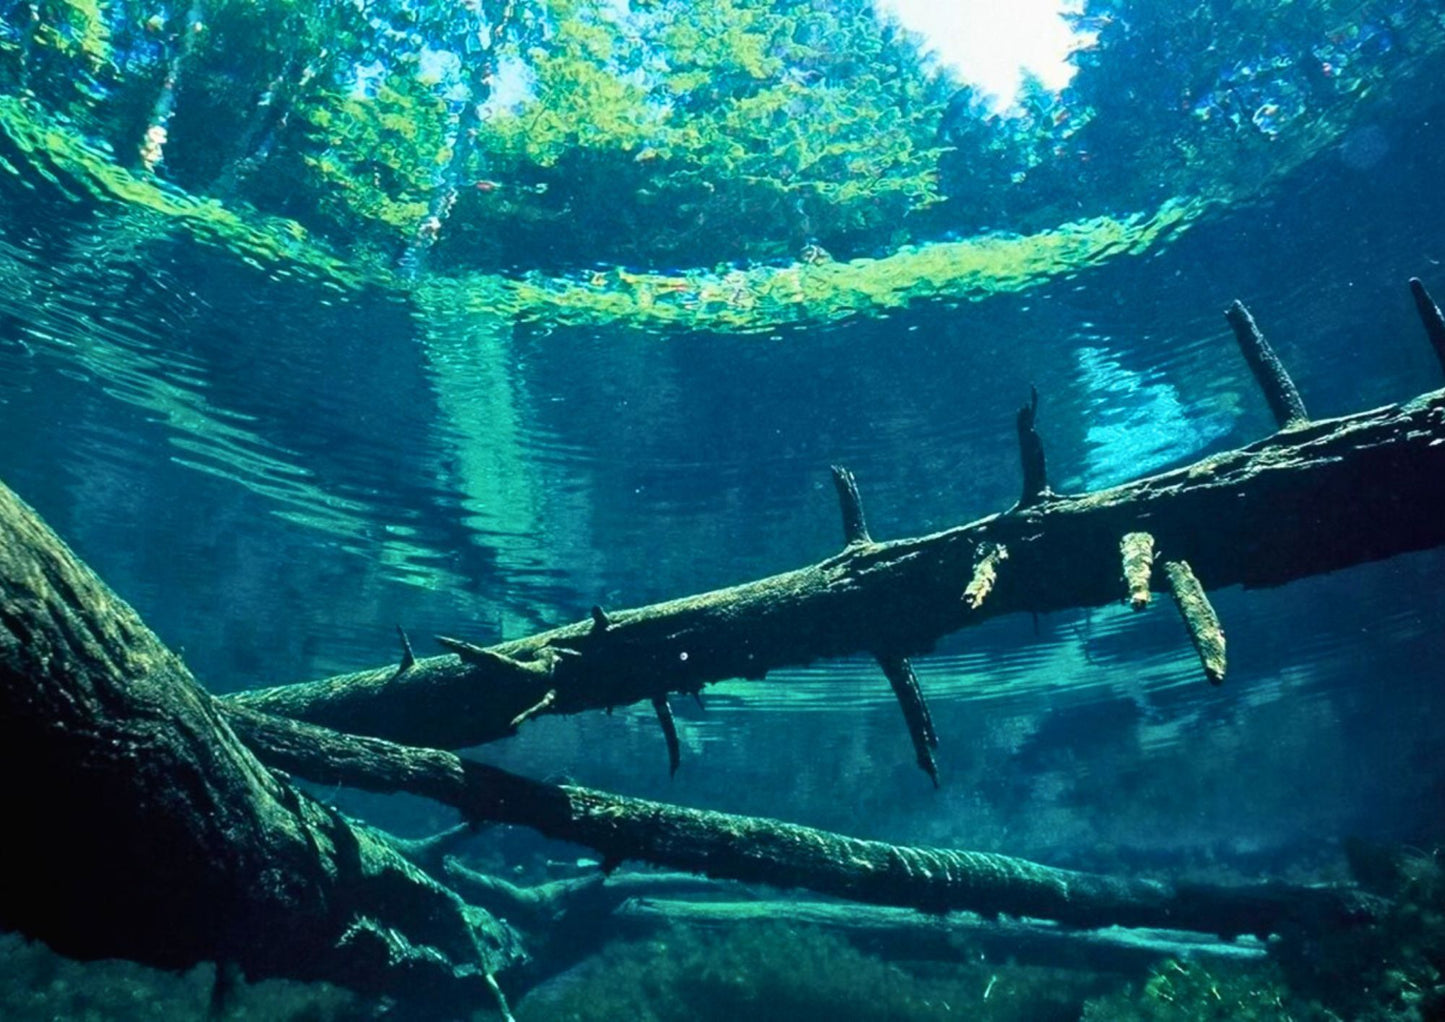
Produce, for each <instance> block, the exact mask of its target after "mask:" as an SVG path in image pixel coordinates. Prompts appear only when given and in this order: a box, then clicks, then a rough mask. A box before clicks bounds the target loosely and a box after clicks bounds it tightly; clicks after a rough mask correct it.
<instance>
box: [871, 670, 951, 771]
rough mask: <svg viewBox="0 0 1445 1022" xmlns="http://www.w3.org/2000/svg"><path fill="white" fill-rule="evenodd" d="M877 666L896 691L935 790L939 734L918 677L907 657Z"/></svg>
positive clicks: (920, 763)
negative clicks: (935, 759) (934, 752)
mask: <svg viewBox="0 0 1445 1022" xmlns="http://www.w3.org/2000/svg"><path fill="white" fill-rule="evenodd" d="M877 660H878V666H879V667H881V668H883V674H884V675H885V676H886V677H887V678H888V684H889V685H891V686H892V687H893V695H894V698H896V699H897V700H898V706H899V708H900V709H901V710H902V711H903V722H904V724H906V725H907V727H908V737H909V738H910V739H912V741H913V752H914V755H915V757H916V758H917V760H918V767H919V769H920V770H922V771H923V772H924V773H925V774H927V775H928V777H929V779H930V780H931V781H933V786H934V787H935V788H936V787H938V764H937V763H936V762H935V761H934V758H933V750H934V749H936V748H938V734H937V733H936V732H935V731H934V730H933V715H932V714H931V713H929V712H928V703H927V702H925V701H924V699H923V689H922V687H921V686H920V685H919V684H918V675H917V674H915V673H914V672H913V665H912V664H911V663H909V662H908V658H907V657H902V656H880V657H878V658H877Z"/></svg>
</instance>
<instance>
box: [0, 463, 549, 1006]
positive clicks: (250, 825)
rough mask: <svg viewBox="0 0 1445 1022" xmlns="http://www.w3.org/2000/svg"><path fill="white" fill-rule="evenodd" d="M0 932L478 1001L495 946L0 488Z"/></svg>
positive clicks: (165, 959)
mask: <svg viewBox="0 0 1445 1022" xmlns="http://www.w3.org/2000/svg"><path fill="white" fill-rule="evenodd" d="M0 772H3V774H4V775H5V776H7V777H9V778H10V779H11V783H10V800H9V804H8V806H7V836H6V839H5V841H4V842H3V843H0V847H3V852H0V873H3V876H4V877H5V886H4V889H3V891H0V925H3V926H5V927H10V928H14V929H16V930H19V931H21V932H23V933H25V934H27V935H29V936H31V937H35V938H39V939H41V940H43V941H45V942H46V943H48V944H50V945H51V946H52V947H54V948H55V949H56V950H57V951H60V952H62V953H64V954H67V955H70V956H72V957H75V958H82V959H90V958H99V957H112V956H119V957H125V958H130V959H134V960H136V961H140V962H144V963H147V964H150V965H156V966H161V967H165V968H180V967H185V966H189V965H192V964H194V963H196V962H198V961H206V960H216V961H219V962H223V963H234V964H235V965H238V966H239V967H240V968H241V969H242V970H243V971H244V972H245V973H246V974H247V975H250V976H253V977H264V976H283V977H290V978H295V979H303V980H317V979H324V980H329V981H332V982H336V983H340V984H342V985H344V986H348V987H350V988H352V989H356V990H361V991H364V992H369V993H378V994H389V995H398V996H405V997H408V998H410V999H412V1000H415V999H416V998H417V997H418V995H425V996H428V997H431V998H434V1000H433V1001H431V1002H430V1003H432V1004H433V1005H434V1006H436V1007H438V1008H441V1006H443V1005H444V1006H446V1010H452V1009H454V1008H455V1009H460V1008H463V1007H464V1008H465V1009H466V1010H467V1011H471V1010H474V1009H476V1008H477V1007H481V1006H486V1005H488V1004H492V1003H495V993H494V991H495V986H494V981H493V979H492V978H491V977H492V974H494V973H495V972H497V971H498V970H500V969H503V968H505V967H506V966H508V965H510V964H512V963H513V962H515V961H517V960H518V959H519V958H520V957H521V951H520V948H519V945H518V942H517V938H516V936H515V934H514V933H513V932H512V931H511V930H510V929H509V928H508V927H507V926H505V925H504V924H502V923H500V922H498V921H497V920H496V919H495V918H493V917H492V916H491V915H490V914H488V913H486V912H485V911H483V910H481V909H478V908H476V907H474V906H471V905H467V904H465V903H464V902H463V901H462V900H461V899H460V898H458V897H457V895H456V894H454V893H453V892H452V891H450V890H448V889H447V888H445V887H443V886H442V885H440V884H439V883H437V882H436V881H435V880H433V879H431V878H430V877H428V876H427V875H426V874H425V873H423V872H422V871H421V870H420V869H418V868H417V867H416V866H414V865H412V864H411V863H409V862H407V861H406V859H405V858H404V857H402V856H401V855H400V854H398V853H397V852H396V851H395V850H394V849H393V848H392V847H391V846H390V845H389V844H388V843H387V842H386V841H385V840H383V839H381V838H380V837H379V836H378V835H377V834H376V833H375V832H373V831H371V830H369V829H368V828H366V827H365V826H363V825H360V824H357V823H353V822H352V821H350V820H347V819H346V818H344V817H343V816H342V815H341V814H340V813H338V812H337V811H336V810H334V809H330V808H328V807H326V806H323V805H321V804H320V803H317V802H315V801H313V800H311V799H309V798H307V797H306V796H304V795H301V794H299V793H297V792H296V791H295V790H293V789H292V788H291V786H290V785H289V784H287V783H286V782H285V781H284V780H282V779H280V778H278V777H277V776H275V775H274V774H273V773H272V772H271V771H270V770H268V769H267V768H266V767H264V766H263V765H262V764H261V763H260V762H258V761H257V760H256V758H255V757H254V756H253V755H252V754H251V753H250V752H249V751H248V750H247V749H246V748H245V747H244V746H243V745H242V744H241V742H240V741H239V740H238V739H237V738H236V735H235V733H234V732H233V731H232V730H231V729H230V727H228V726H227V725H226V723H225V721H224V720H223V719H222V717H221V716H220V715H219V714H218V713H217V712H216V710H215V707H214V704H213V701H212V699H211V697H210V696H209V695H208V694H207V693H205V692H204V691H203V690H202V689H201V688H200V687H199V686H198V685H197V684H196V682H195V681H194V679H193V678H192V677H191V675H190V672H189V671H188V670H187V669H186V667H185V665H184V664H183V663H182V662H181V660H180V658H179V657H178V656H176V655H175V654H174V653H172V652H171V651H170V650H168V649H167V648H166V647H165V646H164V645H163V644H162V643H161V641H160V640H159V639H158V638H156V636H155V635H154V634H153V633H152V632H151V631H150V629H148V628H147V627H146V625H145V624H144V623H143V622H142V621H141V619H140V618H139V616H138V615H137V614H136V613H135V612H134V611H133V610H132V609H131V608H130V607H129V606H127V605H126V604H125V603H124V602H122V601H121V600H120V599H119V598H117V597H116V596H115V595H114V594H112V593H111V592H110V591H109V589H107V588H106V586H105V585H104V584H103V583H102V582H101V581H100V580H99V579H98V578H97V577H96V576H95V575H94V573H93V572H91V571H90V569H88V568H87V567H86V566H85V565H83V564H82V563H81V562H80V561H79V560H78V559H77V558H76V557H75V556H74V555H73V554H72V553H71V552H70V551H69V550H68V549H67V548H66V547H65V545H64V544H63V543H62V542H61V541H60V540H59V539H58V538H57V537H56V536H55V534H54V533H53V532H51V531H50V529H49V528H48V527H47V526H46V525H45V524H44V523H43V522H42V521H41V520H40V519H39V517H38V516H37V515H36V514H35V513H34V512H33V511H32V510H31V509H30V508H29V507H27V506H26V505H25V504H24V503H23V502H22V501H20V500H19V499H18V498H17V497H16V496H15V495H14V494H13V493H11V491H10V490H9V489H7V488H6V487H5V486H4V485H3V484H0Z"/></svg>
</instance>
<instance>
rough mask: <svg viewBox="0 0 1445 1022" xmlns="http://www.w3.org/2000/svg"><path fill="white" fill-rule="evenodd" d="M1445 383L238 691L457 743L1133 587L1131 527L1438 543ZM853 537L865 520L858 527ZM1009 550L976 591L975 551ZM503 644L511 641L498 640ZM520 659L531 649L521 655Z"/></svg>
mask: <svg viewBox="0 0 1445 1022" xmlns="http://www.w3.org/2000/svg"><path fill="white" fill-rule="evenodd" d="M1442 507H1445V391H1435V392H1433V393H1429V394H1426V395H1424V396H1422V397H1419V398H1416V399H1415V400H1413V401H1410V402H1408V403H1405V404H1402V405H1391V406H1388V407H1384V408H1378V409H1375V410H1373V411H1368V412H1361V413H1359V414H1356V415H1349V416H1345V417H1343V418H1338V419H1328V420H1314V421H1311V422H1309V423H1304V424H1296V425H1295V426H1294V428H1292V429H1290V430H1288V431H1286V432H1281V433H1277V434H1274V435H1272V436H1270V437H1268V438H1266V439H1264V440H1260V441H1258V442H1256V443H1253V444H1250V445H1248V446H1246V447H1242V448H1239V449H1236V450H1232V451H1227V452H1223V453H1220V454H1216V455H1213V456H1211V457H1208V458H1205V459H1204V460H1202V461H1199V462H1197V463H1195V464H1193V465H1189V466H1187V467H1184V468H1180V469H1175V470H1173V471H1170V472H1165V473H1162V474H1160V475H1155V476H1151V477H1149V478H1146V479H1141V480H1138V481H1136V482H1133V483H1128V484H1126V485H1123V486H1117V487H1114V488H1112V489H1108V490H1103V491H1099V492H1096V493H1088V494H1083V495H1078V496H1059V495H1053V494H1049V493H1047V492H1045V493H1044V494H1043V495H1042V496H1041V497H1040V499H1039V501H1038V503H1035V504H1032V505H1030V506H1027V507H1021V508H1015V509H1014V510H1012V511H1009V512H1007V513H1004V514H996V515H991V516H989V517H987V518H983V519H980V520H979V521H976V522H973V523H972V524H970V525H964V526H960V527H958V528H954V529H949V530H947V531H945V532H940V533H936V534H934V535H931V536H925V537H921V538H915V539H903V540H895V541H892V542H885V543H879V542H874V541H871V540H863V539H861V538H858V540H857V541H856V542H850V543H849V544H848V546H847V547H846V548H845V549H843V550H842V551H841V552H839V553H837V554H835V555H833V556H831V557H829V558H827V559H826V560H823V561H821V562H819V563H817V564H814V565H811V566H809V567H806V568H801V569H798V570H796V571H790V572H786V573H784V574H781V575H774V576H772V577H770V578H764V579H760V580H758V581H755V582H748V583H745V584H742V585H737V586H733V587H731V588H728V589H721V590H717V591H714V592H710V593H704V594H701V595H697V596H689V597H685V598H683V599H677V600H671V601H668V602H665V603H659V604H655V605H652V606H648V607H643V608H640V609H635V610H617V611H612V612H609V614H608V627H607V628H606V629H604V630H599V629H596V628H595V626H594V622H593V621H592V620H591V619H590V618H589V619H585V620H583V621H580V622H578V623H576V624H571V625H567V626H565V627H562V628H557V629H554V630H551V631H547V632H542V633H540V634H537V635H533V636H530V637H527V638H521V639H515V640H512V641H509V642H503V643H499V644H497V645H496V646H493V647H491V651H492V652H493V653H495V654H497V655H498V656H497V658H496V661H495V662H488V661H486V660H485V659H483V658H478V657H466V656H440V657H429V658H424V659H421V660H418V661H417V662H416V663H415V664H414V665H413V666H412V667H411V668H410V669H409V670H407V671H406V672H405V673H403V674H401V675H399V676H398V675H397V674H396V670H395V667H394V666H391V665H388V666H385V667H381V668H378V669H375V670H370V671H362V672H360V673H357V674H351V675H346V676H342V677H338V678H331V679H327V680H323V681H316V682H307V683H301V684H293V685H285V686H280V687H276V688H267V689H260V690H254V691H250V692H244V693H239V694H236V695H234V696H231V697H228V698H229V699H231V700H233V701H234V702H236V703H237V704H239V705H243V706H248V707H251V708H254V709H258V710H264V711H266V712H268V713H275V714H280V715H282V716H288V717H294V718H296V719H300V720H306V721H311V722H314V723H318V724H324V725H327V726H329V727H334V728H338V729H340V730H344V731H352V732H358V733H362V734H369V735H376V736H380V737H386V738H391V739H393V740H396V741H401V742H407V743H412V744H418V745H434V746H442V747H448V748H462V747H466V746H470V745H476V744H480V743H483V742H488V741H492V740H495V739H498V738H502V737H505V736H506V735H509V734H511V733H512V731H511V726H510V725H511V722H512V721H513V720H514V719H515V718H516V717H517V715H518V714H520V713H522V712H523V711H525V710H527V709H528V708H529V707H532V706H535V705H537V703H538V702H539V701H540V700H541V699H543V698H544V696H545V695H546V693H547V692H549V691H555V693H556V696H555V699H554V701H553V702H552V704H551V705H550V707H549V708H548V712H552V713H576V712H578V711H581V710H587V709H604V708H607V707H611V706H617V705H622V704H626V703H632V702H637V701H640V700H644V699H647V700H651V699H653V698H654V697H656V696H657V695H658V693H659V692H660V691H664V690H666V691H676V692H696V691H697V690H698V689H700V688H701V687H702V686H703V685H705V684H706V683H709V682H713V681H718V680H722V679H726V678H733V677H744V678H761V677H763V676H764V675H765V674H766V672H767V671H769V670H772V669H774V668H777V667H783V666H788V665H795V664H803V663H807V662H809V661H812V660H816V659H819V658H824V657H839V656H845V655H849V654H853V653H859V652H866V653H873V654H875V655H877V654H879V653H882V654H884V655H887V656H893V657H897V656H907V655H911V654H915V653H919V652H924V651H927V650H928V649H930V648H931V647H932V646H933V644H934V643H935V642H936V641H937V640H938V639H939V638H940V637H941V636H943V635H945V634H948V633H949V632H953V631H955V630H957V629H960V628H963V627H966V626H970V625H975V624H978V623H980V622H982V621H985V620H988V619H990V618H992V617H994V616H997V615H1002V614H1011V613H1018V612H1021V611H1031V612H1034V613H1042V612H1047V611H1057V610H1063V609H1068V608H1076V607H1094V606H1102V605H1104V604H1109V603H1114V602H1116V601H1118V600H1119V599H1120V598H1121V595H1122V594H1121V592H1120V585H1119V571H1120V567H1119V563H1120V562H1119V537H1121V536H1124V535H1126V534H1128V533H1132V532H1148V533H1149V534H1150V535H1151V536H1152V537H1153V538H1154V540H1155V543H1156V547H1155V549H1158V550H1161V551H1165V552H1166V553H1167V556H1168V557H1169V559H1170V560H1187V561H1188V562H1189V564H1190V565H1192V566H1193V568H1194V571H1195V572H1196V573H1197V574H1198V575H1199V576H1200V577H1202V578H1207V579H1208V580H1209V584H1210V586H1211V587H1213V588H1216V589H1218V588H1223V587H1226V586H1233V585H1245V586H1271V585H1279V584H1282V583H1285V582H1290V581H1294V580H1296V579H1301V578H1306V577H1308V576H1311V575H1318V574H1323V573H1325V572H1329V571H1335V570H1337V569H1340V568H1347V567H1350V566H1352V565H1356V564H1361V563H1363V562H1366V561H1372V560H1378V559H1381V558H1386V557H1391V556H1394V555H1396V554H1401V553H1405V552H1407V551H1412V550H1423V549H1427V548H1430V547H1435V546H1438V545H1441V544H1442V543H1445V514H1441V513H1440V509H1441V508H1442ZM851 535H852V536H854V537H861V535H862V533H860V532H859V531H858V530H856V529H855V530H853V533H852V534H851ZM989 545H991V546H994V547H998V546H1005V547H1007V549H1008V551H1009V561H1008V570H1007V571H1004V572H1000V573H999V575H998V579H997V582H996V583H995V585H994V587H993V589H992V591H991V592H990V593H989V596H988V599H987V600H985V601H983V602H982V603H980V604H979V605H978V606H976V607H969V606H968V605H967V604H966V603H964V602H963V601H961V600H960V599H959V584H960V580H961V579H968V578H970V577H972V574H973V571H974V562H975V557H976V551H977V550H978V549H979V548H980V547H983V546H989ZM503 658H505V659H503ZM523 665H525V667H524V666H523Z"/></svg>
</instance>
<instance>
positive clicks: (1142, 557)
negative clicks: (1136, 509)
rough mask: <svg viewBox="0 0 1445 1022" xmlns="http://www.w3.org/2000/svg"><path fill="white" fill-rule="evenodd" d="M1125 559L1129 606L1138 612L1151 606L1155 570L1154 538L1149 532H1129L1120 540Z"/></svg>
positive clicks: (1122, 554) (1120, 548) (1125, 581)
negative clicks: (1151, 579) (1150, 586)
mask: <svg viewBox="0 0 1445 1022" xmlns="http://www.w3.org/2000/svg"><path fill="white" fill-rule="evenodd" d="M1119 553H1120V555H1121V556H1122V557H1123V558H1124V584H1125V585H1127V586H1128V587H1129V606H1131V607H1133V608H1134V609H1135V610H1136V611H1138V610H1143V609H1144V608H1145V607H1147V606H1149V575H1150V574H1151V573H1152V572H1153V570H1154V537H1153V536H1151V535H1149V533H1147V532H1129V533H1125V534H1124V538H1123V539H1121V540H1119Z"/></svg>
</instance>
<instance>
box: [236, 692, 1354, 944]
mask: <svg viewBox="0 0 1445 1022" xmlns="http://www.w3.org/2000/svg"><path fill="white" fill-rule="evenodd" d="M221 712H222V713H223V715H224V716H225V717H226V719H227V720H228V722H229V723H230V724H231V726H232V727H233V728H234V729H235V730H236V732H237V734H239V735H240V736H241V737H242V740H243V741H245V742H246V743H247V744H248V745H249V746H250V747H251V748H253V749H254V750H255V751H256V753H257V755H258V756H260V757H261V758H262V759H263V760H265V761H266V762H268V763H271V764H273V765H275V766H277V767H280V768H281V769H284V770H288V771H290V772H293V773H296V774H298V775H300V776H303V777H306V778H309V779H311V780H313V781H316V782H318V783H323V784H342V785H346V786H348V787H354V788H361V789H363V790H368V791H379V792H403V791H404V792H410V793H412V794H416V795H422V796H424V797H426V798H431V799H435V800H437V801H440V802H443V803H446V804H448V805H451V806H454V807H455V808H457V809H458V810H460V811H461V812H462V814H463V815H464V816H466V817H467V819H469V820H490V821H496V822H502V823H513V824H520V825H522V826H526V827H531V828H532V829H534V830H536V831H538V832H540V833H542V834H544V835H546V836H547V837H551V838H556V839H558V840H562V841H570V842H573V843H574V844H580V845H585V846H587V847H589V848H593V849H595V850H596V851H597V852H598V853H599V854H600V855H601V857H602V863H603V869H604V870H610V869H613V868H615V867H616V866H618V865H619V864H621V863H622V862H624V861H627V860H638V861H642V862H647V863H651V864H653V865H658V866H666V867H671V868H674V869H681V870H686V871H689V872H694V873H701V874H704V875H706V876H709V877H713V878H717V879H728V880H741V881H744V882H751V883H764V884H768V885H770V886H774V887H783V888H804V889H807V890H811V891H815V892H817V893H819V894H827V895H832V896H834V897H838V898H844V899H847V900H849V901H856V902H864V903H867V904H874V905H893V906H899V907H905V908H915V909H921V910H923V911H926V912H935V913H942V912H954V911H966V912H976V913H979V914H981V915H987V916H996V915H1008V916H1017V917H1027V918H1034V919H1049V920H1053V921H1055V922H1059V923H1064V924H1067V925H1070V926H1085V927H1095V926H1126V927H1151V928H1168V929H1178V930H1196V931H1199V932H1202V933H1213V934H1218V935H1220V936H1225V937H1233V936H1238V935H1240V934H1254V935H1256V936H1259V937H1264V936H1266V935H1268V934H1270V933H1273V932H1276V931H1277V930H1278V929H1279V928H1280V927H1281V926H1284V925H1286V924H1291V925H1297V926H1304V927H1309V928H1313V927H1319V926H1340V925H1344V924H1347V923H1350V922H1352V921H1356V920H1360V919H1367V918H1370V917H1371V915H1372V913H1373V911H1374V909H1373V903H1372V901H1371V899H1370V898H1369V897H1368V896H1365V895H1362V894H1360V893H1359V892H1357V891H1354V890H1352V889H1348V888H1332V887H1321V888H1310V887H1299V886H1293V885H1288V884H1253V885H1246V886H1238V887H1226V886H1218V885H1212V884H1176V883H1170V882H1167V881H1162V880H1149V879H1142V878H1138V877H1119V876H1108V875H1104V874H1098V873H1084V872H1080V871H1077V870H1069V869H1057V868H1054V867H1051V866H1045V865H1042V864H1040V863H1036V862H1030V861H1028V860H1026V859H1019V858H1015V857H1013V856H1008V855H998V854H995V853H992V852H972V851H960V850H957V849H947V848H914V847H906V846H902V845H893V844H888V843H886V842H883V841H872V840H865V839H862V838H853V837H847V836H845V835H842V834H834V833H831V832H828V831H823V830H817V829H814V828H811V827H803V826H798V825H796V824H792V823H785V822H782V821H779V820H770V819H764V818H760V817H752V816H737V815H734V814H731V813H721V812H714V811H711V810H702V809H688V808H683V807H681V806H674V805H668V804H665V803H660V802H652V801H649V800H646V799H640V798H629V797H626V796H621V795H613V794H610V793H608V792H603V791H596V790H594V789H591V788H584V787H579V786H577V785H570V784H548V783H544V782H541V781H534V780H530V779H528V778H525V777H519V776H517V775H515V774H512V773H508V772H507V771H505V770H501V769H499V768H497V767H493V766H488V765H486V764H483V763H478V762H476V761H475V760H471V759H467V758H464V757H461V756H458V755H457V754H455V753H452V752H447V751H444V750H441V749H422V748H416V747H413V746H404V745H397V744H395V743H393V742H388V741H385V740H383V739H379V738H364V737H359V736H355V735H345V734H341V733H340V732H336V731H331V730H329V729H327V728H322V727H318V726H316V725H314V724H306V723H303V722H301V721H295V720H288V719H285V718H282V717H272V716H268V715H266V714H262V713H258V712H257V711H255V710H251V709H249V708H246V707H242V706H237V705H226V704H222V708H221Z"/></svg>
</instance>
